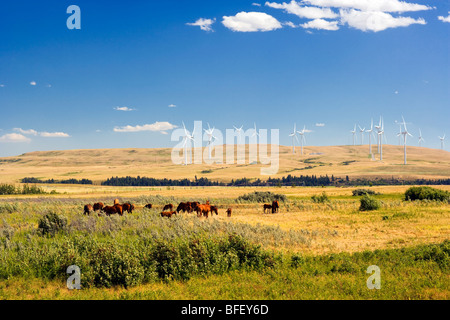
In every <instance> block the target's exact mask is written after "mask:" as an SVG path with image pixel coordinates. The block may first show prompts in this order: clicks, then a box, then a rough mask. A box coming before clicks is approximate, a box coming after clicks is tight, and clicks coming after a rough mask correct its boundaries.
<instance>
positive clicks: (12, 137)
mask: <svg viewBox="0 0 450 320" xmlns="http://www.w3.org/2000/svg"><path fill="white" fill-rule="evenodd" d="M30 141H31V139H30V138H27V137H25V136H24V135H23V134H20V133H8V134H5V135H3V136H1V137H0V142H13V143H14V142H30Z"/></svg>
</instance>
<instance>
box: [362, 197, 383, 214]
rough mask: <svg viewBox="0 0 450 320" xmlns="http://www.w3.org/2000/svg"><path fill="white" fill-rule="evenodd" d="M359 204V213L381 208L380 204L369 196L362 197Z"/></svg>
mask: <svg viewBox="0 0 450 320" xmlns="http://www.w3.org/2000/svg"><path fill="white" fill-rule="evenodd" d="M360 202H361V205H360V207H359V211H371V210H378V209H380V208H381V202H380V201H378V200H377V199H375V198H374V197H372V196H369V195H364V196H363V197H362V198H361V200H360Z"/></svg>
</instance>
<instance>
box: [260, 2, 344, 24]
mask: <svg viewBox="0 0 450 320" xmlns="http://www.w3.org/2000/svg"><path fill="white" fill-rule="evenodd" d="M265 5H266V6H268V7H271V8H274V9H284V10H285V11H286V12H287V13H291V14H295V15H296V16H298V17H300V18H306V19H320V18H328V19H334V18H337V17H338V15H337V13H335V12H334V11H333V10H331V9H330V8H317V7H305V6H303V7H302V6H300V4H299V2H296V1H294V0H292V1H291V2H290V3H286V2H283V3H276V2H266V4H265Z"/></svg>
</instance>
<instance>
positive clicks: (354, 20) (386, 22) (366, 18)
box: [340, 9, 426, 32]
mask: <svg viewBox="0 0 450 320" xmlns="http://www.w3.org/2000/svg"><path fill="white" fill-rule="evenodd" d="M340 14H341V23H346V24H348V25H349V26H350V27H352V28H355V29H359V30H362V31H373V32H378V31H382V30H386V29H388V28H398V27H407V26H409V25H411V24H426V22H425V20H424V19H422V18H419V19H413V18H410V17H393V16H392V15H390V14H389V13H385V12H376V11H371V12H364V11H359V10H354V9H351V10H346V9H345V10H340Z"/></svg>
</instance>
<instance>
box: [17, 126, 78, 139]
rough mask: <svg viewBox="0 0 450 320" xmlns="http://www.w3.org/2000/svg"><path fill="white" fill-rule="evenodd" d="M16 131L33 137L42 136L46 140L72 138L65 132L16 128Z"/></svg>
mask: <svg viewBox="0 0 450 320" xmlns="http://www.w3.org/2000/svg"><path fill="white" fill-rule="evenodd" d="M13 130H14V131H17V132H20V133H21V134H24V135H32V136H41V137H44V138H68V137H70V136H69V135H68V134H67V133H64V132H45V131H44V132H37V131H36V130H34V129H28V130H24V129H22V128H14V129H13Z"/></svg>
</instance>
